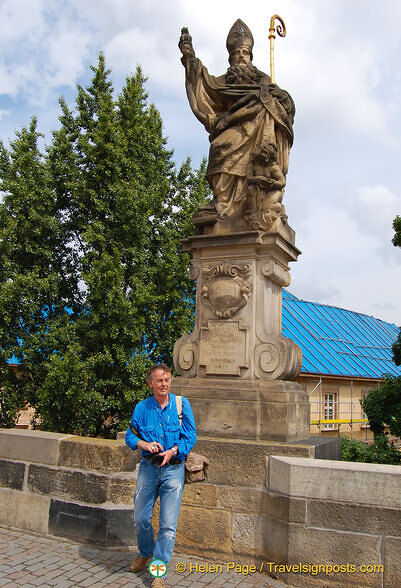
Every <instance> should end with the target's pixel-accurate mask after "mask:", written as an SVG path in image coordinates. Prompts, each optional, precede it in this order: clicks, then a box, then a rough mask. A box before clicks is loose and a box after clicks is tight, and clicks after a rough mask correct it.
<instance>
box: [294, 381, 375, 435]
mask: <svg viewBox="0 0 401 588" xmlns="http://www.w3.org/2000/svg"><path fill="white" fill-rule="evenodd" d="M297 382H299V383H300V384H302V385H303V387H304V388H305V390H306V392H307V393H308V394H309V401H310V406H311V426H310V432H311V435H322V436H325V437H337V436H339V435H341V436H348V437H352V438H354V439H357V440H360V441H372V440H373V434H372V433H371V431H370V429H369V425H368V423H365V422H358V421H361V420H362V419H366V415H365V414H364V413H363V410H362V406H361V404H360V401H361V400H362V398H363V397H364V395H366V394H367V393H368V392H369V391H370V390H372V389H375V388H377V386H378V385H379V384H380V380H362V379H345V378H330V377H326V376H307V375H300V376H299V377H298V378H297ZM324 420H335V421H345V422H336V423H324V422H321V421H324Z"/></svg>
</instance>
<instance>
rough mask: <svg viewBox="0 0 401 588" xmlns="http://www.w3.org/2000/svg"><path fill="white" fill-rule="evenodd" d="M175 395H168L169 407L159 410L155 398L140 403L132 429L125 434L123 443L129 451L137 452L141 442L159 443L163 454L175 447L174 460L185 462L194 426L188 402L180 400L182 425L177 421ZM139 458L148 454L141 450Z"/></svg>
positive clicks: (191, 444) (192, 442) (192, 439)
mask: <svg viewBox="0 0 401 588" xmlns="http://www.w3.org/2000/svg"><path fill="white" fill-rule="evenodd" d="M175 399H176V395H175V394H172V393H171V392H170V393H169V401H168V404H167V405H166V406H165V407H164V408H163V409H162V408H161V406H160V404H159V403H158V402H157V400H156V399H155V397H154V396H150V397H149V398H146V400H142V402H139V403H138V404H137V405H136V407H135V410H134V413H133V415H132V418H131V427H132V428H133V429H134V430H135V431H136V432H137V433H138V434H137V435H136V434H135V433H134V432H133V431H132V429H131V428H130V427H128V429H127V432H126V434H125V442H126V444H127V445H128V447H131V449H134V450H135V449H136V446H137V443H138V441H139V440H140V439H142V440H143V441H147V442H148V443H149V442H150V441H158V442H159V443H160V444H161V445H162V446H163V451H166V450H167V449H171V448H172V447H174V446H175V445H177V447H178V454H177V456H176V459H182V460H184V459H185V457H186V456H187V455H188V453H189V452H190V451H191V449H192V448H193V446H194V445H195V442H196V425H195V419H194V415H193V412H192V408H191V405H190V404H189V401H188V400H187V399H186V398H185V397H184V396H183V397H182V423H181V425H180V421H179V418H178V412H177V405H176V400H175ZM142 455H149V452H148V451H142Z"/></svg>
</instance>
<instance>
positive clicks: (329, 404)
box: [322, 393, 338, 431]
mask: <svg viewBox="0 0 401 588" xmlns="http://www.w3.org/2000/svg"><path fill="white" fill-rule="evenodd" d="M336 407H337V394H334V393H330V394H328V393H326V394H325V395H324V415H323V419H324V420H334V419H335V418H336ZM337 428H338V425H337V424H336V423H323V424H322V429H323V430H324V431H329V430H332V429H337Z"/></svg>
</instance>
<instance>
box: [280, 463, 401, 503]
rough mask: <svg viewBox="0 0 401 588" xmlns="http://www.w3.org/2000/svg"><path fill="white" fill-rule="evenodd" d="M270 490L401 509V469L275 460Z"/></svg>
mask: <svg viewBox="0 0 401 588" xmlns="http://www.w3.org/2000/svg"><path fill="white" fill-rule="evenodd" d="M268 479H269V489H270V490H273V491H276V492H281V493H283V494H286V495H290V496H294V497H295V496H296V497H304V498H305V497H306V498H317V499H323V500H332V501H339V502H352V503H356V504H370V505H380V506H387V507H396V508H400V507H401V492H400V487H401V467H400V466H392V465H382V464H370V463H355V462H344V461H331V460H330V461H327V460H323V459H314V460H311V459H305V458H303V457H286V456H283V457H281V456H273V455H272V456H271V457H270V458H269V478H268Z"/></svg>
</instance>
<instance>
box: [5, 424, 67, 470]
mask: <svg viewBox="0 0 401 588" xmlns="http://www.w3.org/2000/svg"><path fill="white" fill-rule="evenodd" d="M69 437H72V435H66V434H64V433H50V432H48V431H37V430H33V429H0V457H3V458H6V459H15V460H19V461H31V462H34V463H44V464H47V465H56V464H57V461H58V449H59V443H60V441H61V440H62V439H68V438H69Z"/></svg>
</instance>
